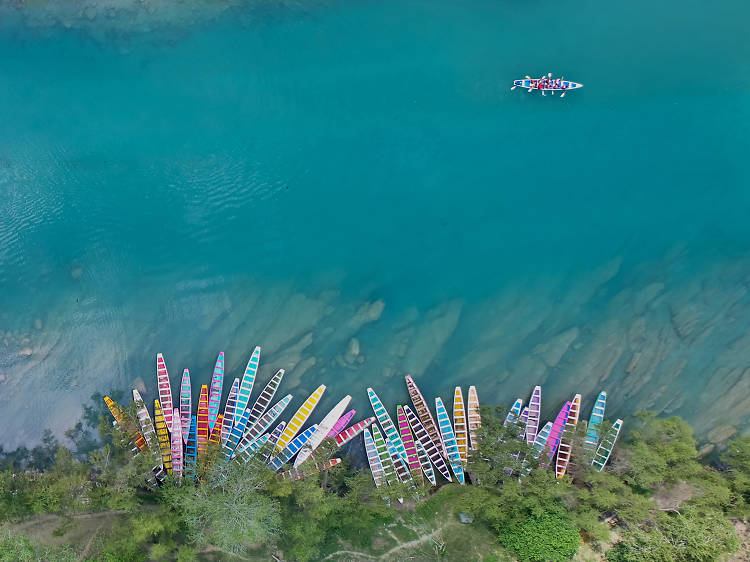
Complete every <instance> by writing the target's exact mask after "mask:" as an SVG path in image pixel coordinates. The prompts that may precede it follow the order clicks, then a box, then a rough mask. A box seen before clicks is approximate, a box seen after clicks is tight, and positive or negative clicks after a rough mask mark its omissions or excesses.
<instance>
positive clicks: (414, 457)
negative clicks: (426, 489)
mask: <svg viewBox="0 0 750 562" xmlns="http://www.w3.org/2000/svg"><path fill="white" fill-rule="evenodd" d="M396 419H397V420H398V432H399V434H400V435H401V441H402V442H403V444H404V449H405V450H406V459H407V464H408V466H409V471H410V472H411V474H412V477H414V478H416V479H417V481H418V482H419V484H420V485H421V484H423V482H424V480H423V478H422V465H421V463H420V462H419V455H418V454H417V446H416V444H415V441H414V435H412V432H411V428H410V427H409V420H408V419H407V418H406V413H405V412H404V408H403V406H398V407H397V408H396Z"/></svg>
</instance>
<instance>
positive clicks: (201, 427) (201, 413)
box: [198, 384, 209, 459]
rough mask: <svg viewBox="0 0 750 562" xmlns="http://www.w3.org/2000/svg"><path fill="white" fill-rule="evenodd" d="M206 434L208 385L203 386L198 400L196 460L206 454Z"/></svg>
mask: <svg viewBox="0 0 750 562" xmlns="http://www.w3.org/2000/svg"><path fill="white" fill-rule="evenodd" d="M208 432H209V429H208V385H205V384H204V385H201V394H200V398H199V399H198V459H200V458H201V457H202V456H203V455H205V454H206V449H207V448H208Z"/></svg>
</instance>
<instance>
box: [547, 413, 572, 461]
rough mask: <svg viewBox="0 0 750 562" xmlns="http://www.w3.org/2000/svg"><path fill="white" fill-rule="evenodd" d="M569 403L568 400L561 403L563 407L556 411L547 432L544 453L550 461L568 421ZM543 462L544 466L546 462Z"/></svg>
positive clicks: (553, 456)
mask: <svg viewBox="0 0 750 562" xmlns="http://www.w3.org/2000/svg"><path fill="white" fill-rule="evenodd" d="M570 404H571V403H570V402H566V403H565V404H564V405H563V407H562V408H561V409H560V412H558V414H557V417H556V418H555V421H554V423H553V424H552V429H551V430H550V432H549V437H548V438H547V445H546V447H545V453H546V454H547V456H548V457H549V460H550V461H551V460H552V459H554V458H555V453H557V446H558V445H559V444H560V438H561V437H562V434H563V430H564V429H565V424H566V422H567V421H568V414H570ZM543 464H544V466H546V465H547V462H546V461H545V462H544V463H543Z"/></svg>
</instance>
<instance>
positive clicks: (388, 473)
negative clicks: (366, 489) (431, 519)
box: [372, 424, 404, 503]
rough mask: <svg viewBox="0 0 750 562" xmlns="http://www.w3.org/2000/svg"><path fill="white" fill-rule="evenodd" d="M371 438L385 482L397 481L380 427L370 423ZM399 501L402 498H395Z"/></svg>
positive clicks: (401, 500)
mask: <svg viewBox="0 0 750 562" xmlns="http://www.w3.org/2000/svg"><path fill="white" fill-rule="evenodd" d="M372 439H373V441H375V449H376V450H377V452H378V457H379V458H380V464H381V465H382V466H383V474H384V475H385V482H386V484H388V485H389V486H392V485H393V484H395V483H397V482H398V476H396V467H395V466H394V465H393V460H392V459H391V455H389V454H388V447H387V446H386V444H385V439H384V438H383V435H382V434H381V433H380V428H379V427H378V426H377V424H372ZM397 499H398V501H399V503H403V502H404V498H397Z"/></svg>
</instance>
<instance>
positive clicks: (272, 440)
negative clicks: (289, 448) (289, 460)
mask: <svg viewBox="0 0 750 562" xmlns="http://www.w3.org/2000/svg"><path fill="white" fill-rule="evenodd" d="M285 427H286V422H285V421H283V422H279V424H278V425H277V426H276V427H274V428H273V431H272V432H271V436H270V437H269V438H268V452H267V453H266V454H265V455H263V462H264V463H265V462H268V459H270V458H271V454H272V453H273V450H274V449H275V448H276V442H277V441H278V440H279V437H281V434H282V433H283V432H284V428H285Z"/></svg>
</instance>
